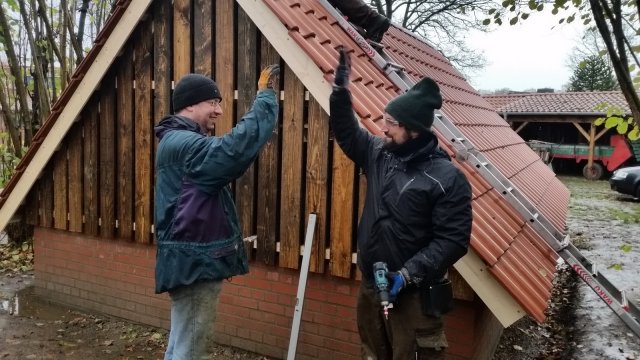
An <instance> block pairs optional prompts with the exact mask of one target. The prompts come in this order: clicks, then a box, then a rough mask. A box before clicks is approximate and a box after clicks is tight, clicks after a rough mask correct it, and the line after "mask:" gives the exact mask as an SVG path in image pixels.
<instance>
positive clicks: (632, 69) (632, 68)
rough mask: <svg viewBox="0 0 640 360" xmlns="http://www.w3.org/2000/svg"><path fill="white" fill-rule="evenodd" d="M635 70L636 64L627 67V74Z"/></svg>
mask: <svg viewBox="0 0 640 360" xmlns="http://www.w3.org/2000/svg"><path fill="white" fill-rule="evenodd" d="M635 69H636V64H631V65H629V72H630V73H631V72H633V71H634V70H635Z"/></svg>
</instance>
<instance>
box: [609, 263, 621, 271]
mask: <svg viewBox="0 0 640 360" xmlns="http://www.w3.org/2000/svg"><path fill="white" fill-rule="evenodd" d="M609 269H613V270H618V271H620V270H622V264H613V265H610V266H609Z"/></svg>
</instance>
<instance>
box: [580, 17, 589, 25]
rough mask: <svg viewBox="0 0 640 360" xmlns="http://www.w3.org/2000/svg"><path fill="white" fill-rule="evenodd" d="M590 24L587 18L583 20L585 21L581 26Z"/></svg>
mask: <svg viewBox="0 0 640 360" xmlns="http://www.w3.org/2000/svg"><path fill="white" fill-rule="evenodd" d="M590 22H591V18H589V19H585V20H584V21H583V22H582V25H589V23H590Z"/></svg>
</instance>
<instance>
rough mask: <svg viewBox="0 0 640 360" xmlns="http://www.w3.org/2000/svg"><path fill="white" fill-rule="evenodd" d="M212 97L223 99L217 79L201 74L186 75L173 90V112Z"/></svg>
mask: <svg viewBox="0 0 640 360" xmlns="http://www.w3.org/2000/svg"><path fill="white" fill-rule="evenodd" d="M211 99H222V96H221V95H220V90H218V85H216V83H215V81H213V80H211V79H209V78H208V77H206V76H204V75H200V74H188V75H185V76H183V77H182V79H180V81H178V83H177V84H176V87H175V89H174V90H173V112H174V113H177V112H179V111H180V110H182V109H184V108H186V107H187V106H189V105H193V104H197V103H199V102H202V101H205V100H211Z"/></svg>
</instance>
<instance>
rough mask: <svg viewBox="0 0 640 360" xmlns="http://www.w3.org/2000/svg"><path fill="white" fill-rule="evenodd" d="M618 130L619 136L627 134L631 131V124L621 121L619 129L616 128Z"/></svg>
mask: <svg viewBox="0 0 640 360" xmlns="http://www.w3.org/2000/svg"><path fill="white" fill-rule="evenodd" d="M616 130H618V134H626V133H627V132H628V131H629V124H627V123H626V122H624V121H621V122H620V123H619V124H618V127H616Z"/></svg>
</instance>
